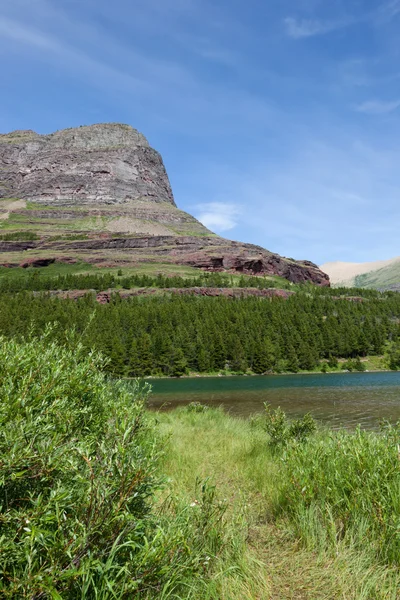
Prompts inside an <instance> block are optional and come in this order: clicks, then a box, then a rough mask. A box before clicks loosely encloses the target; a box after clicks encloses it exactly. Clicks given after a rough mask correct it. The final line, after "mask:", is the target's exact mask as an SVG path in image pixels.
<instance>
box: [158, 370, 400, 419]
mask: <svg viewBox="0 0 400 600" xmlns="http://www.w3.org/2000/svg"><path fill="white" fill-rule="evenodd" d="M149 383H151V386H152V389H153V393H152V394H151V396H150V401H149V407H150V408H154V409H161V410H170V409H173V408H176V407H178V406H184V405H185V404H189V403H190V402H201V403H203V404H208V405H210V406H222V407H223V408H224V409H225V410H226V411H228V412H229V413H231V414H232V415H237V416H240V417H248V416H250V415H252V414H256V413H260V412H262V411H263V403H264V402H268V403H269V404H271V405H272V406H273V407H278V406H280V407H281V408H282V409H283V410H284V411H285V412H286V413H287V414H288V415H289V416H290V417H301V416H302V415H304V414H305V413H308V412H309V413H311V414H312V415H313V416H314V417H315V418H316V419H317V420H318V421H319V422H320V423H322V424H324V425H328V426H329V427H333V428H335V429H337V428H339V427H347V428H349V427H355V426H356V425H358V424H360V425H361V426H362V427H365V428H371V429H373V428H376V427H378V425H379V422H380V421H381V420H382V419H388V420H389V421H391V422H396V421H400V372H385V373H331V374H319V373H318V374H311V375H266V376H253V377H194V378H183V379H152V380H150V381H149Z"/></svg>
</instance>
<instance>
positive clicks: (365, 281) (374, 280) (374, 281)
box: [354, 261, 400, 289]
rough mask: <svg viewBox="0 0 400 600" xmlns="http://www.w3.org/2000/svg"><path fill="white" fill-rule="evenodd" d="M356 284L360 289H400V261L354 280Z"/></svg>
mask: <svg viewBox="0 0 400 600" xmlns="http://www.w3.org/2000/svg"><path fill="white" fill-rule="evenodd" d="M354 284H355V286H356V287H360V288H375V289H383V288H392V287H393V286H396V287H397V288H398V289H400V261H399V262H396V263H394V264H392V265H389V266H388V267H384V268H383V269H378V270H377V271H370V272H369V273H364V274H363V275H358V276H357V277H355V278H354Z"/></svg>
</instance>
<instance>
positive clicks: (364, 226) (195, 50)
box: [0, 0, 400, 264]
mask: <svg viewBox="0 0 400 600" xmlns="http://www.w3.org/2000/svg"><path fill="white" fill-rule="evenodd" d="M399 32H400V0H387V1H386V0H381V1H378V0H376V1H372V0H246V1H245V0H213V1H211V0H114V1H110V0H0V53H1V59H2V61H1V64H2V76H1V85H2V90H1V94H0V131H1V132H7V131H11V130H13V129H35V130H36V131H38V132H40V133H49V132H51V131H54V130H56V129H61V128H65V127H71V126H77V125H86V124H90V123H96V122H106V121H117V122H125V123H129V124H131V125H132V126H134V127H136V128H137V129H139V130H140V131H142V132H143V133H144V134H145V135H146V137H147V138H148V139H149V141H150V143H151V144H152V145H153V146H154V147H155V148H156V149H157V150H159V151H160V152H161V154H162V156H163V158H164V162H165V164H166V167H167V170H168V174H169V176H170V179H171V183H172V186H173V190H174V194H175V199H176V202H177V204H178V206H179V207H180V208H182V209H183V210H187V211H188V212H191V213H192V214H194V215H195V216H197V217H198V218H200V220H202V221H203V222H204V223H205V224H206V225H208V226H209V227H210V228H211V229H213V230H214V231H216V232H218V233H220V234H222V235H224V236H226V237H229V238H231V239H237V240H241V241H247V242H252V243H256V244H259V245H262V246H264V247H266V248H268V249H270V250H273V251H275V252H279V253H280V254H283V255H285V256H291V257H294V258H298V259H302V258H305V259H309V260H313V261H314V262H317V263H319V264H321V263H323V262H326V261H332V260H346V261H355V262H357V261H369V260H377V259H385V258H391V257H394V256H398V255H399V254H400V248H399V243H398V238H399V233H398V230H399V225H400V36H399Z"/></svg>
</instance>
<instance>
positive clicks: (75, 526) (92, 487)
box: [0, 335, 158, 599]
mask: <svg viewBox="0 0 400 600" xmlns="http://www.w3.org/2000/svg"><path fill="white" fill-rule="evenodd" d="M46 337H47V336H46V335H45V336H44V337H43V338H41V339H35V340H32V341H29V342H26V343H17V342H16V341H14V340H5V339H1V340H0V372H1V374H2V387H1V396H2V403H1V405H0V519H1V520H0V523H1V535H2V542H1V544H2V560H1V566H0V595H1V594H3V597H5V598H7V597H8V598H19V597H21V598H22V597H32V598H33V597H35V598H59V597H62V598H71V599H72V598H74V599H75V598H77V597H79V598H92V597H93V598H94V597H95V592H96V593H99V592H100V591H103V593H104V595H102V596H100V597H101V598H108V597H116V596H114V595H113V592H112V590H118V594H120V595H119V596H118V597H125V596H126V594H128V593H129V594H133V593H135V592H136V591H137V590H139V589H140V588H142V587H146V585H147V583H148V581H149V580H150V581H151V580H152V578H154V577H155V578H158V575H157V565H156V564H155V565H153V569H149V565H142V564H141V562H142V560H143V548H145V546H146V544H147V541H146V535H148V534H149V532H150V529H151V526H152V525H151V519H150V503H149V499H150V498H151V496H152V494H153V492H154V489H155V486H156V483H157V479H156V476H155V466H156V462H157V461H156V459H157V452H156V449H155V445H154V439H153V436H152V435H151V434H150V430H149V427H148V424H147V422H146V419H145V417H144V412H143V402H144V398H145V395H144V394H143V392H142V391H140V390H139V388H137V389H136V390H135V394H134V396H132V395H130V394H128V393H127V392H126V391H124V390H123V388H122V387H120V386H118V385H117V384H115V385H113V386H110V385H108V384H107V381H106V380H105V377H104V375H102V374H101V372H100V370H99V369H100V368H102V367H103V361H102V359H101V358H100V357H99V356H97V355H95V354H93V353H87V351H85V350H84V348H83V347H82V346H81V345H80V344H79V343H73V344H72V346H71V347H70V348H66V347H60V346H57V345H56V344H55V343H50V342H49V341H48V339H46ZM70 341H71V339H70ZM106 590H107V592H106ZM129 597H132V596H129Z"/></svg>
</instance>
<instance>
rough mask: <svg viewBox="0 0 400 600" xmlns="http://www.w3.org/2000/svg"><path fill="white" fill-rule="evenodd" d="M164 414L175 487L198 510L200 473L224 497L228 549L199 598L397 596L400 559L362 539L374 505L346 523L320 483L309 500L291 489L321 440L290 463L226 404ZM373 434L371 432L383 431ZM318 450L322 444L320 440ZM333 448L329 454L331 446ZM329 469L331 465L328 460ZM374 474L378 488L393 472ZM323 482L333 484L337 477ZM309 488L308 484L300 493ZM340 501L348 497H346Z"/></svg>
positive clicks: (168, 459) (381, 499)
mask: <svg viewBox="0 0 400 600" xmlns="http://www.w3.org/2000/svg"><path fill="white" fill-rule="evenodd" d="M156 418H157V420H158V422H159V427H160V429H161V431H162V432H163V433H164V434H165V435H167V436H168V437H169V444H168V448H167V453H166V457H165V463H164V469H165V470H166V472H167V473H168V475H169V477H170V483H169V486H170V493H171V492H172V494H173V495H174V497H175V498H180V499H181V501H182V502H183V503H186V505H187V506H191V505H193V506H192V510H193V511H196V510H197V508H198V505H197V501H196V498H195V495H194V494H195V489H196V481H198V480H202V481H204V479H205V478H207V477H210V479H209V483H210V485H211V484H214V485H215V486H216V490H217V493H218V496H219V498H220V500H221V501H222V502H224V503H226V513H225V516H224V519H225V536H226V537H225V548H224V551H223V552H222V553H221V554H220V556H218V557H217V559H218V563H219V570H218V577H216V578H214V579H213V581H212V583H211V584H210V586H211V588H206V589H203V594H204V595H203V596H202V595H198V596H197V597H198V598H203V597H204V598H221V599H223V600H231V599H232V600H234V599H236V598H249V599H253V598H254V599H258V598H271V599H278V598H279V599H281V598H282V599H286V598H287V599H289V598H299V599H303V598H309V599H310V600H314V599H322V598H325V599H331V598H340V599H343V600H344V599H346V600H348V599H354V600H356V599H357V600H358V599H364V598H365V599H381V600H383V599H385V600H388V599H391V600H394V599H395V598H398V590H399V589H400V588H399V586H400V578H399V571H398V568H397V566H395V565H393V564H392V566H390V565H389V563H390V561H387V560H385V559H384V558H383V557H382V556H380V557H379V553H377V552H376V547H373V544H371V545H368V544H365V543H364V544H363V545H362V544H360V541H361V540H363V539H365V540H368V530H369V529H370V525H371V523H370V522H369V519H368V510H369V507H368V506H366V512H365V515H364V519H362V518H361V516H360V515H358V514H357V520H356V522H355V523H353V524H352V526H348V529H347V531H346V532H345V531H344V527H345V524H344V523H342V522H341V521H340V519H338V521H337V522H335V520H334V519H333V520H331V521H329V519H326V518H322V517H321V513H319V512H318V506H317V505H318V499H319V496H318V490H317V491H316V497H315V498H313V500H314V502H310V503H309V504H307V503H304V505H302V506H301V502H300V501H299V499H298V498H292V499H291V500H292V502H290V497H289V496H290V492H291V493H292V494H295V493H296V489H297V488H296V485H294V484H293V481H292V482H291V480H290V478H291V474H292V471H293V469H295V467H296V468H297V467H298V468H299V469H300V470H301V468H302V469H303V474H307V476H310V473H311V471H312V469H310V465H309V464H305V463H307V461H309V460H311V459H312V457H314V458H315V456H316V452H314V450H315V448H311V449H310V452H309V454H308V455H307V453H306V454H304V452H303V454H302V458H301V459H299V456H297V458H296V457H294V458H293V461H292V463H293V464H292V463H291V464H289V462H290V461H291V460H292V459H291V458H290V457H289V458H288V454H287V451H284V450H282V449H280V450H279V451H278V450H277V449H276V448H275V450H273V449H272V448H271V447H268V444H267V437H266V433H265V431H264V430H263V428H262V427H260V426H259V425H257V424H254V423H251V422H246V421H242V420H239V419H234V418H232V417H230V416H228V415H226V414H224V413H222V412H221V411H219V410H211V409H210V410H206V411H205V412H195V411H190V410H188V409H187V408H186V409H179V410H176V411H174V412H172V413H162V414H158V415H157V417H156ZM327 435H328V434H325V433H324V434H319V435H317V436H316V437H315V441H312V442H310V443H311V444H315V445H316V446H318V444H321V443H322V442H321V440H322V439H323V437H326V436H327ZM340 435H342V434H340ZM346 435H347V437H346ZM369 435H370V434H366V436H367V437H368V436H369ZM371 435H372V436H373V437H371V438H370V439H375V438H377V436H376V435H375V434H371ZM321 436H322V437H321ZM333 438H334V434H332V439H333ZM346 439H347V440H348V447H347V451H349V452H350V451H351V449H352V443H353V440H352V436H351V435H348V434H343V439H342V440H341V443H344V441H345V440H346ZM339 441H340V440H339ZM333 443H334V442H333V441H332V442H331V445H332V444H333ZM361 445H362V446H363V442H361ZM328 446H329V444H328ZM359 449H360V448H359ZM328 450H329V448H328ZM331 450H332V448H331ZM285 452H286V453H285ZM299 452H302V451H300V450H299ZM318 452H320V453H321V448H319V449H318V448H317V454H318ZM326 456H327V457H329V456H330V454H329V451H327V452H326ZM381 459H382V456H380V458H378V460H379V462H380V464H381V466H382V461H381ZM296 461H297V462H296ZM302 461H303V463H302ZM334 466H337V465H334ZM376 467H378V464H377V465H376ZM340 469H341V472H342V474H344V473H345V472H346V467H344V469H343V465H341V467H340ZM317 471H318V469H317ZM373 471H374V465H364V471H363V472H361V473H360V476H361V478H363V480H366V479H368V477H369V476H371V477H372V476H373ZM325 472H326V473H328V472H329V470H328V469H327V467H326V465H325ZM356 472H357V466H356V465H355V466H354V469H353V472H352V471H351V469H350V470H349V477H350V478H351V477H352V476H354V473H356ZM381 475H382V477H383V475H384V474H383V472H382V473H381ZM375 480H376V481H375V482H377V487H376V489H375V491H376V492H377V494H378V493H379V481H381V482H382V484H383V485H387V481H386V483H385V481H383V479H382V478H381V480H380V479H379V476H377V477H376V478H375ZM342 483H343V482H339V485H342ZM325 485H327V487H328V489H329V481H328V482H327V481H325ZM335 489H336V490H337V489H338V488H337V487H336V488H335ZM387 489H388V487H386V490H385V489H384V488H382V489H381V490H380V491H381V496H379V495H377V497H376V503H377V504H379V503H380V502H381V503H382V502H384V499H385V498H386V499H387ZM394 489H395V488H394V487H392V488H391V490H392V491H393V490H394ZM293 490H295V491H293ZM309 493H311V492H309ZM303 494H304V492H303ZM303 494H302V493H301V489H300V494H299V495H300V497H303ZM286 498H289V500H288V501H286ZM160 501H161V499H160ZM322 501H323V497H322V495H321V502H322ZM336 501H337V502H338V503H339V504H340V498H337V499H336ZM393 502H397V501H395V500H393ZM393 506H394V507H395V506H396V505H395V504H393ZM293 507H297V508H298V510H297V509H296V510H295V509H294V508H293ZM291 511H292V514H291ZM345 512H346V511H344V514H345ZM353 514H354V510H353ZM377 514H379V511H378V513H377ZM325 517H326V515H325ZM340 532H341V534H340ZM338 533H339V534H338ZM399 556H400V554H398V555H397V564H398V561H399ZM386 558H387V557H386ZM394 562H396V561H394ZM392 563H393V561H392ZM194 597H196V596H194Z"/></svg>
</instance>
